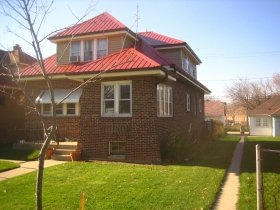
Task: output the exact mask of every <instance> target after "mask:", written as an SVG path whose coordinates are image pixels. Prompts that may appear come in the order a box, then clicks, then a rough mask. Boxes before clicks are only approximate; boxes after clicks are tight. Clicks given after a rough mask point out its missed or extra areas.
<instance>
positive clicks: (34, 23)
mask: <svg viewBox="0 0 280 210" xmlns="http://www.w3.org/2000/svg"><path fill="white" fill-rule="evenodd" d="M52 5H53V1H50V2H43V1H42V2H41V1H40V2H38V1H36V0H31V1H30V0H3V1H1V2H0V7H1V13H2V14H3V15H5V16H7V17H9V18H11V19H12V20H13V21H15V22H16V23H17V24H18V25H19V27H20V28H21V29H23V30H25V31H28V32H29V33H30V36H29V37H30V38H28V37H23V36H19V34H18V33H17V32H15V31H12V30H11V29H10V28H9V27H8V26H7V31H8V32H10V33H12V34H13V35H15V36H16V37H19V38H21V39H22V40H23V41H25V42H27V43H28V44H30V45H31V46H32V48H33V50H34V53H35V55H36V59H37V62H38V63H39V66H40V72H41V74H42V75H43V77H44V80H45V82H46V84H47V86H48V90H49V92H50V97H51V106H52V127H53V128H56V125H57V123H56V107H57V106H58V105H59V104H60V103H61V102H62V101H63V100H65V99H66V98H67V97H68V96H69V95H70V94H71V93H72V92H74V91H75V90H76V89H78V88H79V87H77V88H76V89H75V90H73V91H72V92H70V93H69V94H68V95H67V96H66V97H65V98H64V99H62V100H61V101H60V102H59V103H57V104H56V103H55V100H54V91H53V87H52V82H51V79H50V77H49V76H48V74H47V71H46V67H45V64H44V62H43V60H44V59H43V53H42V50H41V48H42V44H43V43H44V41H45V39H46V38H47V36H49V35H51V34H53V33H56V32H58V31H59V30H56V31H53V32H51V33H50V34H48V35H47V36H43V37H40V29H41V27H42V24H43V22H44V21H45V20H46V16H47V15H48V14H49V13H50V9H51V7H52ZM93 9H94V7H93V6H91V5H90V6H89V7H88V9H87V11H86V12H85V15H84V16H83V17H82V18H84V17H85V16H86V15H88V14H89V13H90V12H91V11H92V10H93ZM82 18H78V19H77V23H79V22H80V21H81V20H82ZM64 29H65V28H64ZM60 30H63V29H60ZM13 59H14V60H16V58H15V57H14V58H13ZM3 67H4V68H5V69H6V71H7V72H6V76H8V77H9V78H12V80H13V81H14V82H15V83H16V84H17V86H18V87H19V88H20V91H21V92H22V93H23V94H24V97H25V98H26V99H27V100H28V101H29V103H30V104H31V106H29V107H28V108H29V109H31V111H35V112H36V113H37V114H38V116H39V117H40V120H41V122H42V126H43V130H44V134H45V137H46V138H45V140H44V143H43V146H42V148H41V150H40V153H39V157H38V158H39V166H38V172H37V183H36V205H37V209H42V183H43V171H44V158H45V153H46V150H47V148H48V146H49V144H50V141H51V139H53V136H54V132H55V129H52V130H51V132H50V133H48V132H47V127H46V122H45V120H44V118H43V117H42V115H41V113H40V110H39V108H38V106H36V104H35V102H34V100H33V98H32V96H31V95H29V94H28V92H27V91H26V90H25V86H24V84H23V85H22V84H20V83H19V82H18V81H19V80H20V71H19V68H18V69H17V71H16V72H13V71H12V70H11V69H10V68H9V67H7V66H3ZM94 78H95V77H94ZM94 78H91V79H90V80H89V81H92V80H93V79H94ZM87 82H88V81H86V82H85V83H87ZM11 95H12V94H11Z"/></svg>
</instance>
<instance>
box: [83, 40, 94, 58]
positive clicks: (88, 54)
mask: <svg viewBox="0 0 280 210" xmlns="http://www.w3.org/2000/svg"><path fill="white" fill-rule="evenodd" d="M91 60H93V41H84V61H91Z"/></svg>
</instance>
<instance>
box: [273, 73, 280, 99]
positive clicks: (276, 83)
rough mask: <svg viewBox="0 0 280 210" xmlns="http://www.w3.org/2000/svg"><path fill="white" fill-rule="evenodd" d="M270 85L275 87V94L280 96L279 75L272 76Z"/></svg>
mask: <svg viewBox="0 0 280 210" xmlns="http://www.w3.org/2000/svg"><path fill="white" fill-rule="evenodd" d="M272 83H273V85H274V87H275V91H276V94H278V95H279V94H280V73H275V74H273V78H272Z"/></svg>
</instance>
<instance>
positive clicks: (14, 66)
mask: <svg viewBox="0 0 280 210" xmlns="http://www.w3.org/2000/svg"><path fill="white" fill-rule="evenodd" d="M35 62H36V59H35V58H33V57H32V56H30V55H28V54H26V53H24V52H23V51H22V50H21V47H20V46H19V45H15V46H14V48H13V51H6V50H0V116H1V117H0V143H13V142H16V141H18V139H19V138H20V137H23V136H20V133H18V132H16V129H19V128H24V111H23V106H20V105H19V103H18V101H20V100H21V99H22V98H23V95H22V93H21V92H20V90H19V88H18V87H17V86H16V85H15V84H14V83H13V82H12V80H11V78H10V77H9V76H7V74H8V72H7V70H6V69H5V68H9V69H10V70H11V71H12V72H15V71H17V70H18V69H19V70H20V69H23V68H25V67H27V66H29V65H31V64H34V63H35Z"/></svg>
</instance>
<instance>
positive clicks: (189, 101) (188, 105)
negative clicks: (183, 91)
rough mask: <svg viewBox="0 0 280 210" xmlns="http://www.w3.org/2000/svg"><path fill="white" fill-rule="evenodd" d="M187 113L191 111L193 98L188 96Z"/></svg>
mask: <svg viewBox="0 0 280 210" xmlns="http://www.w3.org/2000/svg"><path fill="white" fill-rule="evenodd" d="M187 111H188V112H189V111H191V96H190V94H187Z"/></svg>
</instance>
